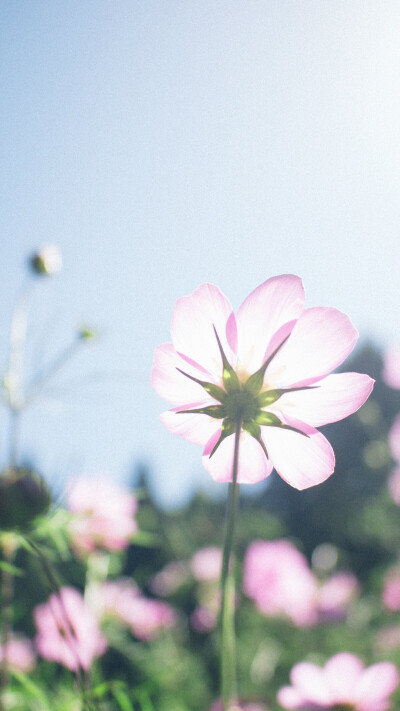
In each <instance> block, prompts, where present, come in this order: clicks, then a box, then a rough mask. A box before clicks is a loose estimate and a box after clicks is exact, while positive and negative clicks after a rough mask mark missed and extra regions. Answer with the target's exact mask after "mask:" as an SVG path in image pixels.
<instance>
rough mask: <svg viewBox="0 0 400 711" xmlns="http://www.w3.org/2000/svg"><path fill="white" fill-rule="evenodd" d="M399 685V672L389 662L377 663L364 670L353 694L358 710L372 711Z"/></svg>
mask: <svg viewBox="0 0 400 711" xmlns="http://www.w3.org/2000/svg"><path fill="white" fill-rule="evenodd" d="M398 685H399V672H398V671H397V669H396V667H395V665H394V664H392V663H391V662H379V663H378V664H373V665H372V667H369V668H368V669H365V671H364V672H363V674H362V676H361V677H360V679H359V680H358V683H357V685H356V687H355V689H354V692H353V698H354V700H355V701H357V702H358V703H359V704H360V708H362V709H364V708H365V709H368V711H373V710H374V709H375V708H377V706H378V704H379V703H382V702H383V701H385V700H386V699H387V698H388V697H389V696H390V695H391V694H392V693H393V692H394V691H395V689H397V687H398Z"/></svg>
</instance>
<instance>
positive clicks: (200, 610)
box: [190, 605, 217, 634]
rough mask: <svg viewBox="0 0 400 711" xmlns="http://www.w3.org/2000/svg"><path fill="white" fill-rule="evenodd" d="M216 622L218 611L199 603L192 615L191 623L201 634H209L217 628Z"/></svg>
mask: <svg viewBox="0 0 400 711" xmlns="http://www.w3.org/2000/svg"><path fill="white" fill-rule="evenodd" d="M216 623H217V613H216V611H215V610H210V609H209V608H208V607H204V606H202V605H198V606H197V607H196V608H195V609H194V610H193V612H192V614H191V615H190V625H191V627H193V629H194V630H196V632H198V633H199V634H208V632H211V630H213V629H214V628H215V625H216Z"/></svg>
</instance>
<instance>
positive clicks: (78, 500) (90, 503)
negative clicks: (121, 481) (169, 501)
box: [68, 476, 137, 553]
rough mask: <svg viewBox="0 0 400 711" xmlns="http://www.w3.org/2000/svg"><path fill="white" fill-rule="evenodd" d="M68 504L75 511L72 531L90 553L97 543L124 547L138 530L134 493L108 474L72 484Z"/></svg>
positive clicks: (116, 548) (77, 542)
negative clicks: (114, 480) (107, 476)
mask: <svg viewBox="0 0 400 711" xmlns="http://www.w3.org/2000/svg"><path fill="white" fill-rule="evenodd" d="M68 508H69V510H70V511H72V513H74V514H76V516H75V517H74V519H73V520H72V521H71V522H70V524H69V532H70V535H71V538H72V541H73V544H74V546H75V547H76V548H77V549H78V550H80V551H83V552H86V553H91V552H92V551H94V550H95V549H96V548H98V547H100V548H105V549H106V550H110V551H119V550H122V549H123V548H125V547H126V546H127V545H129V542H130V540H131V538H132V536H133V534H134V533H136V531H137V524H136V521H135V519H134V518H133V517H134V514H135V513H136V510H137V501H136V499H135V497H134V496H133V495H132V494H131V493H130V491H129V490H128V489H125V488H124V487H122V486H119V485H118V484H116V483H115V482H113V481H111V480H109V479H107V478H105V477H89V476H84V477H80V478H79V479H76V480H75V481H74V482H73V483H72V484H71V486H70V487H69V491H68Z"/></svg>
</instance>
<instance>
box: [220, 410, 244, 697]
mask: <svg viewBox="0 0 400 711" xmlns="http://www.w3.org/2000/svg"><path fill="white" fill-rule="evenodd" d="M241 426H242V421H241V418H238V419H237V421H236V425H235V447H234V454H233V467H232V483H231V484H230V485H229V496H228V504H227V514H226V529H225V541H224V550H223V557H222V570H221V615H220V624H221V696H222V704H223V711H229V709H230V706H231V704H232V703H233V702H234V701H235V699H236V696H237V691H236V649H235V647H236V644H235V579H234V571H233V566H232V565H230V562H231V554H232V549H233V543H234V537H235V522H236V512H237V501H238V492H239V485H238V483H237V474H238V464H239V442H240V430H241Z"/></svg>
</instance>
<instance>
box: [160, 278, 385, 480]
mask: <svg viewBox="0 0 400 711" xmlns="http://www.w3.org/2000/svg"><path fill="white" fill-rule="evenodd" d="M304 299H305V296H304V290H303V286H302V282H301V279H300V278H299V277H297V276H294V275H283V276H277V277H273V278H271V279H268V280H267V281H266V282H264V284H262V285H261V286H259V287H258V288H257V289H256V290H255V291H253V292H252V293H251V294H250V296H248V297H247V298H246V299H245V301H244V303H243V304H242V306H241V307H240V309H239V310H238V312H237V314H236V316H235V314H234V312H233V310H232V307H231V305H230V303H229V301H228V300H227V298H226V297H225V296H224V294H222V292H221V291H220V290H219V289H218V288H217V287H216V286H213V285H212V284H202V285H201V286H199V287H198V289H196V291H195V292H194V293H193V294H191V295H190V296H184V297H183V298H181V299H178V301H177V302H176V304H175V308H174V312H173V316H172V325H171V335H172V343H164V344H162V345H161V346H159V347H158V348H157V349H156V351H155V355H154V365H153V369H152V383H153V386H154V388H155V390H156V391H157V392H158V394H159V395H161V397H163V398H165V399H166V400H168V401H169V402H171V403H172V404H173V405H174V407H173V409H172V410H169V411H168V412H165V413H163V415H162V416H161V419H162V421H163V423H164V425H165V426H166V427H167V429H169V430H170V431H171V432H174V433H176V434H179V435H181V436H182V437H184V438H185V439H187V440H189V441H190V442H194V443H195V444H199V445H201V446H202V447H203V448H204V452H203V463H204V466H205V468H206V469H207V470H208V472H209V473H210V475H211V476H212V477H213V479H215V480H216V481H220V482H226V481H231V479H232V460H233V448H234V436H233V433H234V430H235V426H236V423H237V422H238V421H239V422H240V424H241V433H240V447H239V466H238V481H239V482H243V483H254V482H257V481H261V480H262V479H265V477H267V476H268V475H269V474H270V473H271V471H272V469H273V468H274V467H275V469H276V471H277V472H278V474H280V476H281V477H282V478H283V479H285V481H287V482H288V483H289V484H291V485H292V486H294V487H295V488H297V489H305V488H307V487H309V486H313V485H315V484H319V483H321V482H323V481H325V480H326V479H327V478H328V477H329V476H330V475H331V474H332V472H333V470H334V465H335V457H334V453H333V450H332V447H331V445H330V444H329V442H328V441H327V439H326V438H325V437H324V435H322V434H321V433H320V432H319V431H318V430H317V429H315V428H316V427H319V426H320V425H324V424H327V423H328V422H335V421H336V420H340V419H342V418H343V417H347V416H348V415H350V414H351V413H353V412H355V411H356V410H357V409H358V408H359V407H360V406H361V405H362V404H363V403H364V402H365V400H366V399H367V397H368V395H369V394H370V392H371V390H372V387H373V381H372V379H371V378H370V377H368V376H367V375H360V374H358V373H340V374H334V375H330V373H331V371H332V370H334V369H335V368H337V367H338V366H339V365H340V364H341V363H342V362H343V361H344V359H345V358H346V357H347V356H348V355H349V353H351V351H352V350H353V348H354V345H355V343H356V340H357V337H358V334H357V331H356V329H355V328H354V326H353V324H352V323H351V321H350V319H349V318H348V316H346V315H345V314H344V313H342V312H340V311H338V310H337V309H334V308H328V307H317V308H308V309H304V308H303V305H304Z"/></svg>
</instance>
